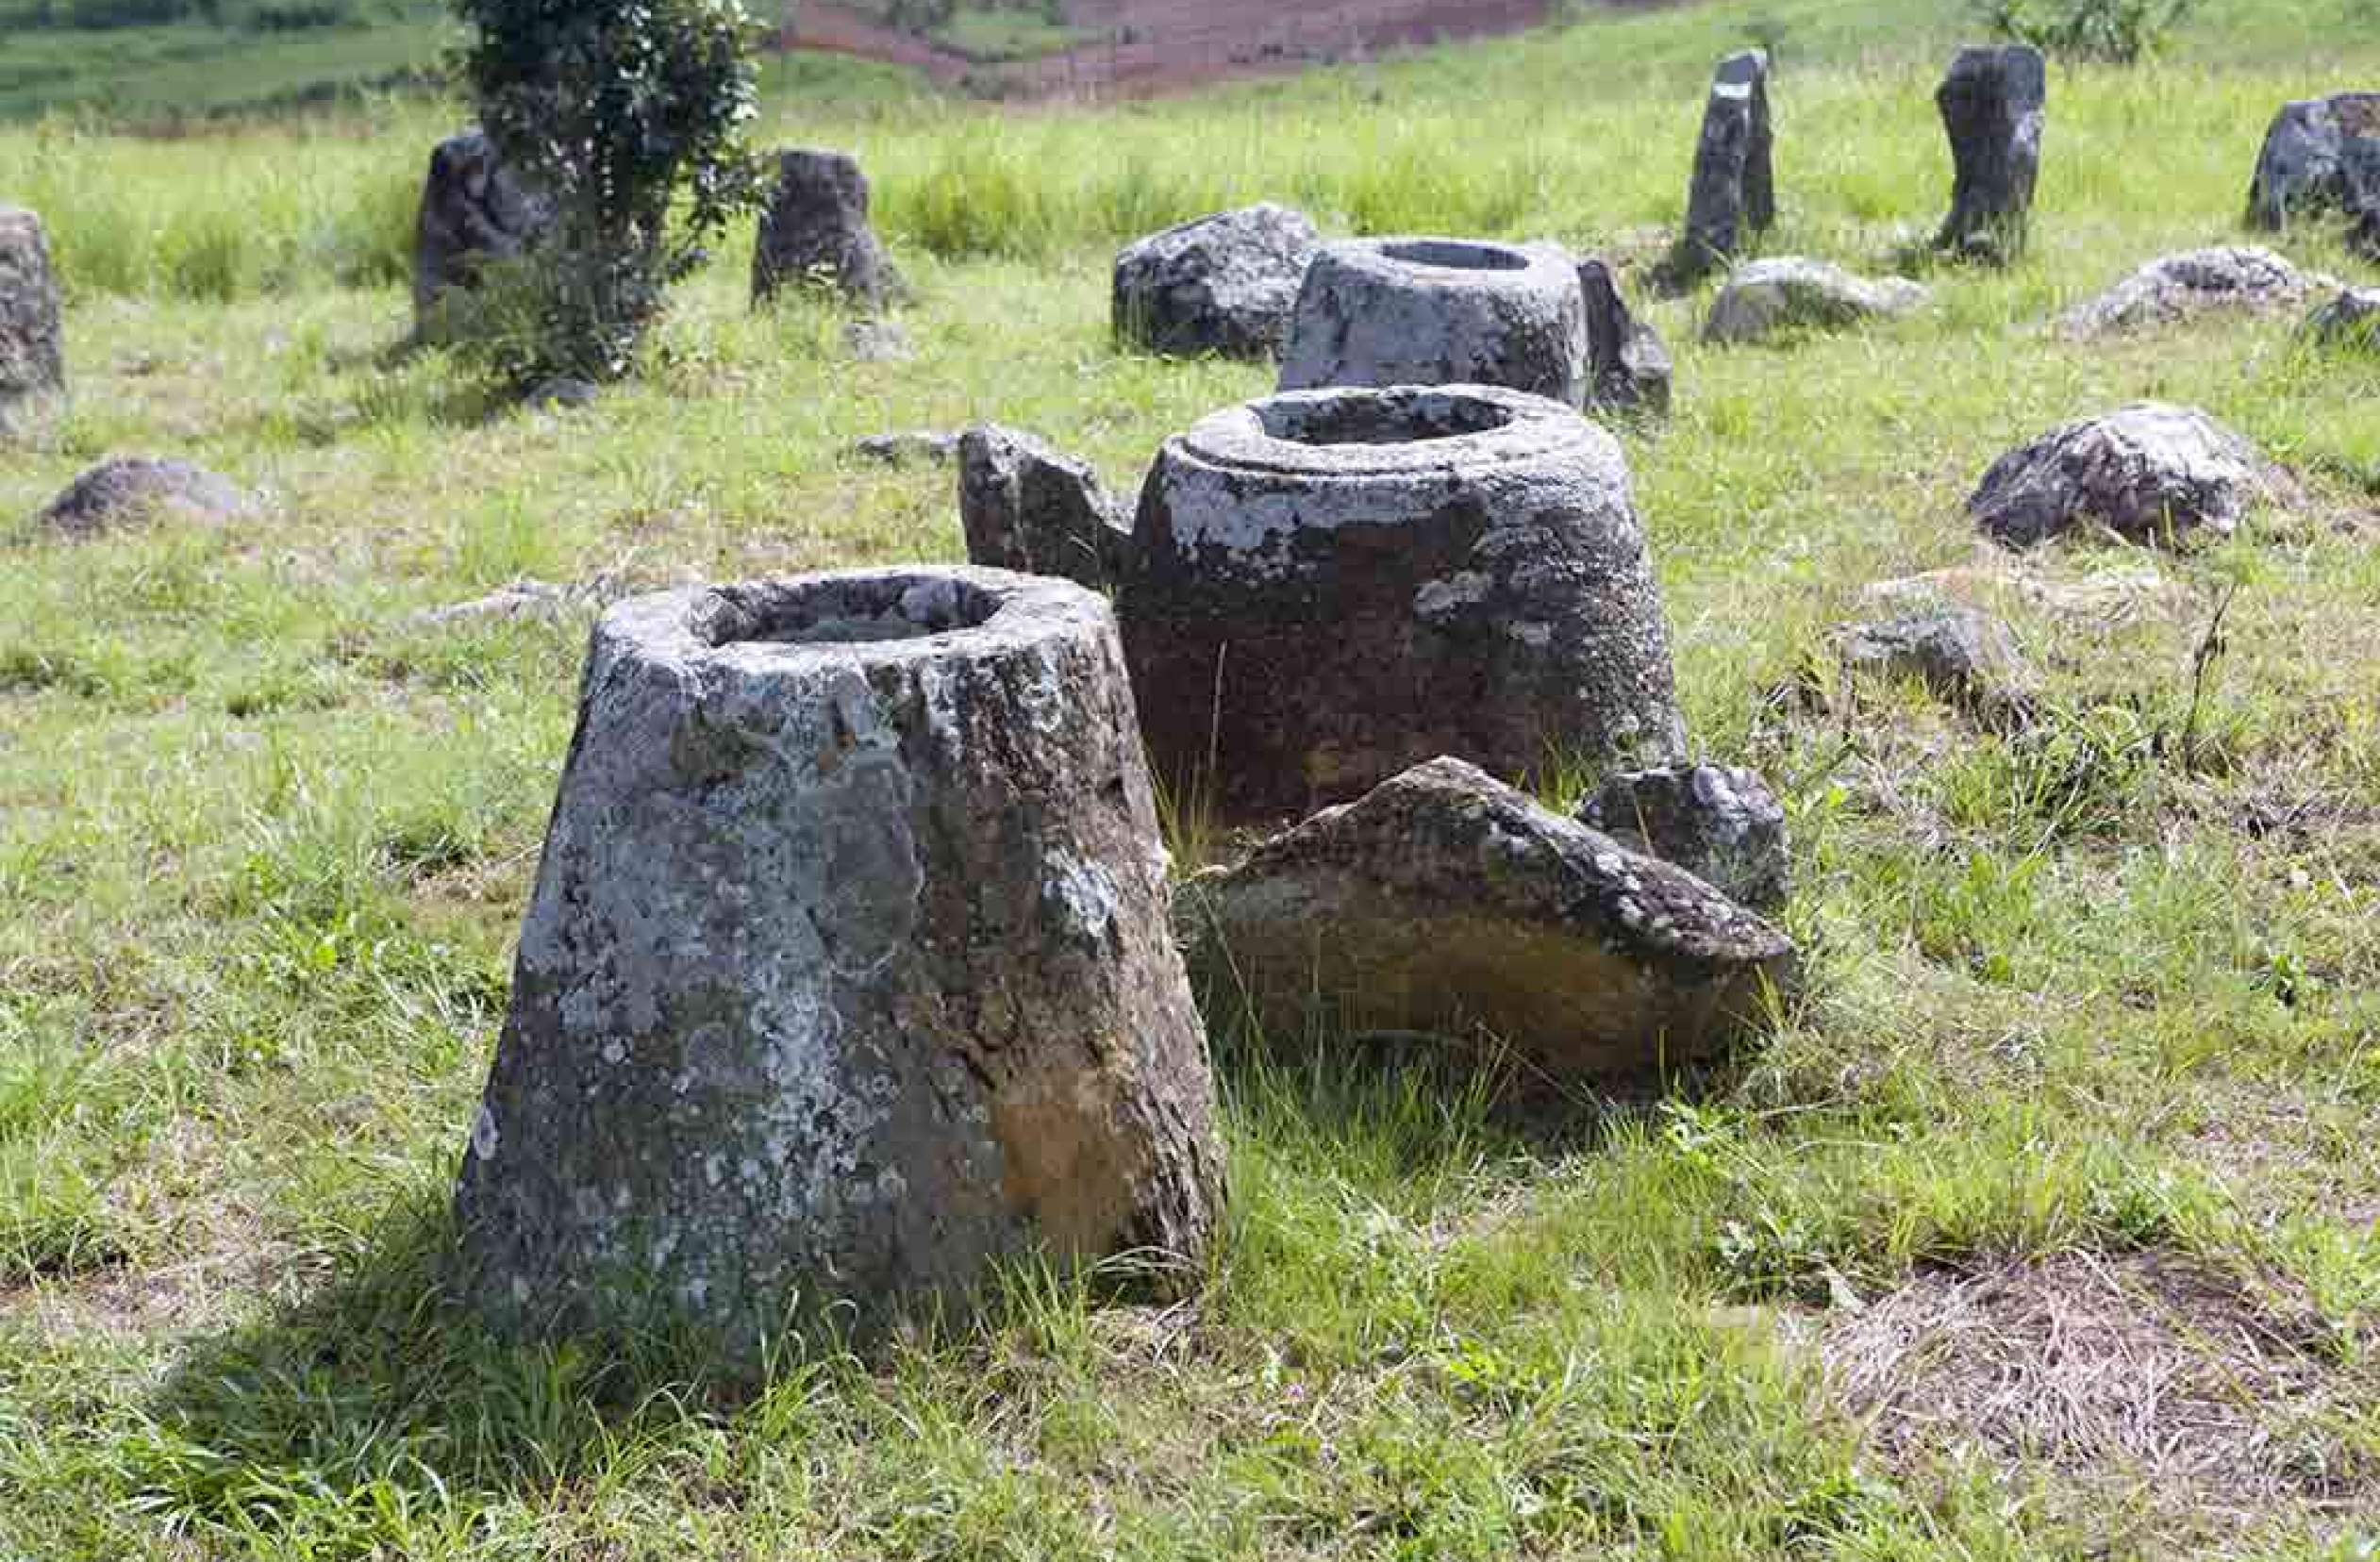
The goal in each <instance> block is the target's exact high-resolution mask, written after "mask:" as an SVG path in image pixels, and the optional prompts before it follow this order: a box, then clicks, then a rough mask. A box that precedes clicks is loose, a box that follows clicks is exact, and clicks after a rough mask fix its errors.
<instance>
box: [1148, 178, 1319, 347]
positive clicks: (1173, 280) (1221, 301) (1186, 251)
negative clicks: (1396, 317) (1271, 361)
mask: <svg viewBox="0 0 2380 1562" xmlns="http://www.w3.org/2000/svg"><path fill="white" fill-rule="evenodd" d="M1320 242H1321V238H1320V236H1319V235H1317V234H1316V233H1315V231H1314V224H1312V223H1311V222H1309V221H1308V220H1307V217H1306V214H1305V213H1304V212H1300V211H1292V210H1290V208H1288V207H1284V206H1274V205H1273V204H1271V203H1269V202H1268V203H1266V204H1264V205H1261V206H1252V207H1247V208H1242V209H1240V210H1238V211H1225V212H1219V213H1217V214H1216V215H1214V216H1212V217H1202V218H1200V219H1199V220H1198V221H1196V222H1194V223H1184V224H1181V225H1180V226H1178V227H1171V228H1167V229H1166V230H1165V231H1164V232H1162V233H1156V234H1151V235H1150V236H1149V237H1148V238H1146V239H1143V240H1141V241H1139V242H1138V243H1135V244H1132V245H1130V246H1129V247H1127V248H1126V249H1125V250H1124V251H1123V254H1121V255H1119V256H1117V257H1116V271H1115V285H1114V292H1113V301H1112V310H1113V320H1114V327H1115V335H1116V340H1117V341H1122V342H1124V343H1126V344H1128V345H1131V346H1135V347H1143V348H1146V349H1148V350H1149V351H1151V352H1155V353H1170V354H1173V355H1174V356H1175V357H1198V356H1199V355H1201V354H1205V353H1214V354H1218V355H1220V356H1222V357H1249V358H1263V357H1274V356H1276V355H1278V354H1279V352H1280V351H1281V344H1282V342H1283V341H1285V340H1286V339H1287V338H1288V336H1289V328H1290V311H1291V310H1292V309H1294V308H1296V307H1297V291H1298V288H1299V286H1300V284H1302V283H1303V282H1304V281H1305V280H1306V267H1307V263H1308V262H1309V261H1311V260H1312V259H1313V258H1314V246H1315V245H1317V244H1318V243H1320Z"/></svg>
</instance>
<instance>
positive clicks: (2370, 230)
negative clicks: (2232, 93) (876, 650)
mask: <svg viewBox="0 0 2380 1562" xmlns="http://www.w3.org/2000/svg"><path fill="white" fill-rule="evenodd" d="M2330 213H2344V214H2345V215H2347V216H2348V217H2351V218H2354V219H2355V220H2357V222H2358V224H2359V225H2360V230H2361V234H2362V236H2363V237H2364V238H2365V239H2366V240H2367V241H2370V240H2372V238H2373V237H2374V236H2375V235H2380V92H2342V93H2339V94H2338V96H2336V97H2327V98H2309V99H2306V100H2304V101H2302V102H2298V103H2291V104H2288V105H2286V106H2284V107H2283V108H2282V109H2281V111H2280V112H2279V113H2278V114H2276V115H2274V116H2273V120H2272V127H2271V128H2270V129H2268V130H2267V131H2266V132H2265V137H2264V150H2263V151H2262V153H2260V154H2259V155H2258V157H2257V158H2256V173H2255V180H2254V182H2253V183H2252V184H2251V185H2250V186H2249V190H2248V221H2249V222H2250V223H2251V224H2254V225H2255V226H2257V227H2260V228H2266V229H2269V230H2272V231H2275V232H2277V231H2279V230H2280V229H2282V228H2286V227H2288V225H2289V224H2292V223H2295V222H2298V221H2301V220H2303V219H2305V218H2311V217H2320V216H2324V215H2327V214H2330Z"/></svg>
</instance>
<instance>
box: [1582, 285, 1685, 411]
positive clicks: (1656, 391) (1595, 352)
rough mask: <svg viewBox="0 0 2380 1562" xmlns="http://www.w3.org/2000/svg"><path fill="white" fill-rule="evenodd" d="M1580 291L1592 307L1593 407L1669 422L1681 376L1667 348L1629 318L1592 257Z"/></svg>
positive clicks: (1589, 389)
mask: <svg viewBox="0 0 2380 1562" xmlns="http://www.w3.org/2000/svg"><path fill="white" fill-rule="evenodd" d="M1578 288H1579V291H1580V293H1581V294H1582V295H1583V297H1584V300H1585V303H1586V307H1587V360H1588V382H1587V405H1588V407H1589V408H1590V409H1600V410H1605V411H1612V412H1643V413H1646V414H1648V415H1649V416H1652V417H1655V418H1666V417H1668V416H1669V413H1670V384H1671V381H1672V380H1673V378H1674V376H1675V374H1676V368H1675V366H1674V364H1673V362H1672V361H1671V358H1670V350H1669V346H1668V344H1667V343H1665V342H1663V341H1662V340H1661V338H1660V334H1659V333H1658V332H1656V331H1655V330H1654V329H1653V327H1652V326H1650V325H1648V324H1645V323H1644V322H1642V321H1640V320H1639V319H1637V317H1636V316H1635V315H1633V314H1631V313H1630V312H1629V310H1628V302H1627V300H1626V299H1624V298H1623V297H1621V296H1620V284H1619V282H1618V281H1617V280H1616V279H1615V278H1614V277H1613V276H1612V274H1611V268H1610V267H1609V266H1607V265H1606V264H1605V263H1604V262H1603V261H1601V260H1599V259H1596V258H1594V257H1592V256H1588V257H1584V258H1581V259H1580V260H1579V262H1578Z"/></svg>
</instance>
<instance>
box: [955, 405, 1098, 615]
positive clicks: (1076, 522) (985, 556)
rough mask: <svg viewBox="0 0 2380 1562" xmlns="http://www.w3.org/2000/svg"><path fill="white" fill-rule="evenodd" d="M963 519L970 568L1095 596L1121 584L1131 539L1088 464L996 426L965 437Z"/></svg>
mask: <svg viewBox="0 0 2380 1562" xmlns="http://www.w3.org/2000/svg"><path fill="white" fill-rule="evenodd" d="M958 519H959V524H960V525H961V526H962V527H963V528H964V530H965V532H966V535H967V557H968V559H969V560H970V561H971V562H973V563H975V564H980V565H984V566H986V567H988V568H991V569H996V570H1015V571H1018V572H1019V573H1024V574H1044V575H1058V576H1062V577H1063V578H1065V579H1068V580H1072V581H1073V582H1075V583H1076V584H1078V585H1083V586H1089V587H1090V588H1092V589H1093V590H1100V589H1104V588H1105V587H1107V586H1108V585H1109V584H1111V583H1112V582H1113V581H1114V580H1115V578H1116V575H1117V573H1118V570H1119V567H1120V563H1121V560H1122V558H1123V552H1124V550H1125V549H1126V548H1127V547H1128V546H1129V544H1130V542H1131V535H1132V534H1131V530H1130V528H1129V527H1128V526H1127V525H1126V524H1125V523H1124V519H1123V505H1122V503H1121V502H1120V501H1118V500H1116V499H1114V498H1112V497H1111V496H1110V495H1109V494H1108V492H1107V489H1106V488H1105V487H1104V486H1103V485H1102V484H1101V483H1100V481H1099V474H1098V473H1096V472H1094V471H1092V470H1091V468H1090V464H1089V463H1088V462H1084V461H1078V460H1076V459H1074V458H1073V457H1071V456H1064V455H1060V454H1059V453H1058V452H1057V451H1055V450H1053V449H1051V448H1050V447H1049V446H1048V445H1046V444H1044V443H1042V442H1041V441H1040V440H1037V439H1035V438H1034V437H1033V436H1032V435H1030V434H1024V433H1020V432H1018V431H1017V430H1015V429H1013V428H1002V427H1000V426H999V425H998V424H983V425H981V426H979V427H975V428H971V429H969V430H967V432H966V433H964V434H962V435H960V436H959V439H958Z"/></svg>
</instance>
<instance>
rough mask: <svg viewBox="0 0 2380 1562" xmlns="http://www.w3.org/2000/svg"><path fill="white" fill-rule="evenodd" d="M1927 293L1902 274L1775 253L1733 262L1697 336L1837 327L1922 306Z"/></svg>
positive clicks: (1743, 338)
mask: <svg viewBox="0 0 2380 1562" xmlns="http://www.w3.org/2000/svg"><path fill="white" fill-rule="evenodd" d="M1932 298H1933V294H1932V292H1931V291H1928V290H1927V289H1926V288H1925V287H1924V286H1923V285H1922V284H1920V283H1916V282H1911V281H1909V280H1907V279H1906V278H1905V277H1898V276H1891V277H1886V278H1884V279H1882V280H1871V279H1870V278H1868V277H1864V276H1856V275H1854V274H1852V273H1850V272H1847V271H1845V270H1843V269H1842V268H1841V267H1840V266H1836V265H1830V264H1828V263H1827V262H1826V261H1823V260H1812V259H1809V258H1806V257H1803V256H1797V255H1781V256H1777V257H1775V258H1771V259H1766V260H1755V261H1753V262H1751V263H1750V264H1749V265H1743V266H1739V267H1737V268H1736V270H1735V271H1734V272H1733V273H1731V274H1729V275H1728V278H1727V284H1726V286H1725V287H1723V288H1722V289H1720V291H1719V296H1718V297H1717V298H1714V299H1713V300H1711V306H1710V315H1709V318H1708V319H1707V320H1706V321H1705V322H1704V323H1703V340H1704V341H1711V342H1723V343H1740V342H1751V341H1767V340H1769V339H1771V338H1773V337H1779V336H1784V335H1789V334H1791V333H1796V332H1805V331H1839V330H1844V329H1847V328H1849V327H1852V326H1856V325H1859V324H1865V323H1867V322H1869V321H1872V320H1889V319H1895V318H1898V317H1900V316H1902V315H1906V314H1911V313H1914V312H1915V311H1917V310H1918V309H1921V308H1922V307H1925V305H1926V304H1927V303H1928V302H1929V301H1931V299H1932Z"/></svg>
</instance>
